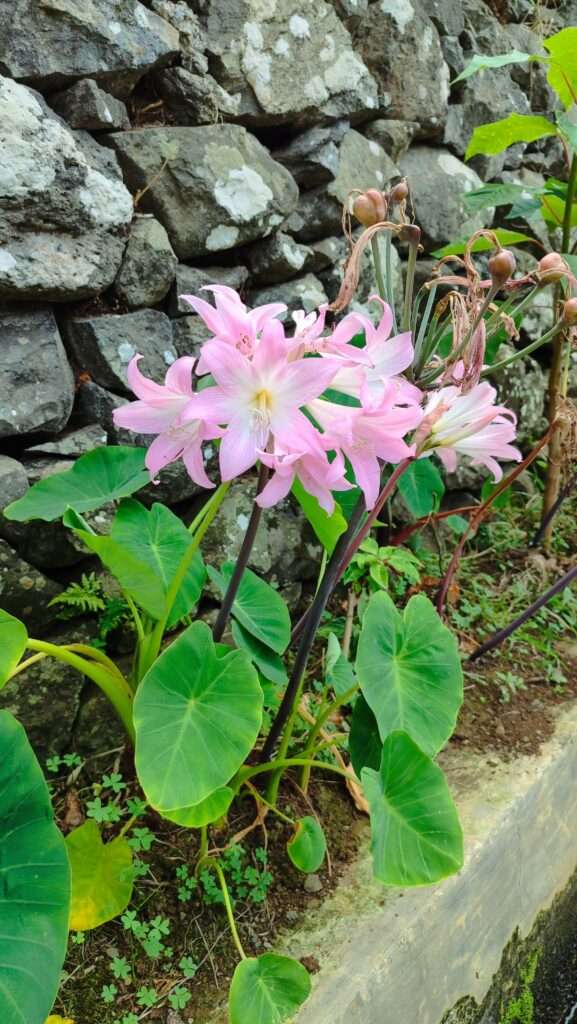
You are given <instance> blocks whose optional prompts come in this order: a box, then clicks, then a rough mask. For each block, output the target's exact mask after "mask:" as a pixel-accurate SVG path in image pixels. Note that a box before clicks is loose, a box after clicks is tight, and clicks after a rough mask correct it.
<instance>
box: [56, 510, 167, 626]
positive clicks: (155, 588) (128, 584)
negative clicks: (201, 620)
mask: <svg viewBox="0 0 577 1024" xmlns="http://www.w3.org/2000/svg"><path fill="white" fill-rule="evenodd" d="M62 521H63V523H64V525H65V526H68V527H69V528H70V529H73V530H74V532H75V534H76V536H77V537H79V538H80V540H81V541H82V542H83V544H85V545H86V547H87V548H88V549H89V551H93V552H94V554H95V555H98V557H99V559H100V561H101V562H102V564H103V565H105V566H106V568H107V569H109V570H110V572H111V573H112V575H113V576H114V577H116V579H117V580H118V582H119V583H120V586H121V587H122V589H123V590H125V591H126V593H127V594H129V595H130V597H131V598H132V599H133V600H134V601H135V602H136V604H137V605H138V606H139V607H140V608H143V609H144V611H145V612H146V613H147V615H150V616H151V618H153V619H160V618H161V617H162V614H163V612H164V605H165V601H164V592H163V589H162V584H161V581H160V580H159V579H158V578H157V577H156V576H154V575H153V574H152V573H151V571H150V566H148V565H147V564H146V562H141V561H140V560H139V559H138V558H135V557H134V555H132V554H131V553H130V551H127V550H126V549H125V548H124V547H123V545H122V544H119V543H117V541H115V540H114V539H113V538H112V537H111V536H110V534H103V533H92V532H91V531H89V530H81V529H79V528H78V526H77V522H78V517H77V515H76V513H75V511H74V509H68V510H67V511H66V512H65V513H64V516H63V519H62Z"/></svg>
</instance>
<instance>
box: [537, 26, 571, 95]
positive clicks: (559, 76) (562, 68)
mask: <svg viewBox="0 0 577 1024" xmlns="http://www.w3.org/2000/svg"><path fill="white" fill-rule="evenodd" d="M543 46H544V47H545V49H546V50H548V51H549V53H550V54H551V60H550V63H549V70H548V72H547V81H548V82H549V85H550V86H551V88H552V89H554V90H555V92H556V93H557V95H558V97H559V99H560V100H561V103H562V104H563V106H564V107H565V109H566V110H569V107H571V106H572V104H573V103H577V60H576V59H575V54H576V53H577V28H576V27H575V26H571V27H570V28H564V29H562V30H561V32H557V33H556V35H554V36H549V38H548V39H546V40H545V42H544V43H543Z"/></svg>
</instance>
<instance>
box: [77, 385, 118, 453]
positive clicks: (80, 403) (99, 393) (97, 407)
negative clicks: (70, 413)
mask: <svg viewBox="0 0 577 1024" xmlns="http://www.w3.org/2000/svg"><path fill="white" fill-rule="evenodd" d="M125 404H126V401H125V399H123V398H119V397H118V395H113V394H112V393H111V392H110V391H106V389H105V388H102V387H100V384H95V383H94V381H92V380H89V381H82V382H81V384H80V387H79V388H78V391H77V392H76V405H75V416H77V417H78V418H79V419H80V420H82V421H83V422H84V423H95V422H96V423H98V425H99V426H100V427H102V429H103V430H105V431H106V433H107V435H109V437H108V440H109V441H111V440H112V438H111V437H110V434H111V432H112V430H113V421H112V414H113V412H114V410H115V409H120V407H121V406H123V405H125Z"/></svg>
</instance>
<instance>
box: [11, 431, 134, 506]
mask: <svg viewBox="0 0 577 1024" xmlns="http://www.w3.org/2000/svg"><path fill="white" fill-rule="evenodd" d="M145 454H146V450H145V449H144V448H132V447H122V446H120V445H118V446H113V445H111V446H109V447H107V448H95V449H94V451H91V452H87V453H86V455H81V456H80V458H79V459H77V460H76V462H75V463H74V465H73V466H72V469H67V470H65V472H63V473H53V474H52V476H48V477H46V478H45V479H44V480H40V481H39V482H38V483H37V484H34V485H33V487H31V488H30V489H29V490H28V491H27V492H26V494H25V495H24V496H23V497H22V498H19V499H18V501H13V502H12V504H11V505H8V506H7V507H6V508H5V509H4V515H5V516H6V518H7V519H13V520H16V521H17V522H20V523H25V522H28V520H30V519H43V520H44V521H45V522H47V523H50V522H53V521H54V520H55V519H60V517H61V516H62V515H64V513H65V511H66V509H67V508H68V507H71V508H74V509H76V511H77V512H90V511H92V510H93V509H97V508H101V507H102V505H106V504H108V502H110V501H117V500H119V499H120V498H125V497H127V496H128V495H130V494H134V492H135V491H138V490H140V488H141V487H144V485H145V484H147V483H148V482H149V480H150V476H149V473H148V470H147V469H145V467H144V456H145Z"/></svg>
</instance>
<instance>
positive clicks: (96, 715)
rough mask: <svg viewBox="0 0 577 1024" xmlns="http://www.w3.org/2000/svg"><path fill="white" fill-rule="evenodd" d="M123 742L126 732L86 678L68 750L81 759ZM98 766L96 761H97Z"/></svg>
mask: <svg viewBox="0 0 577 1024" xmlns="http://www.w3.org/2000/svg"><path fill="white" fill-rule="evenodd" d="M126 741H127V737H126V731H125V729H124V726H123V725H122V722H121V721H120V719H119V717H118V715H117V714H116V712H115V710H114V708H113V707H112V705H111V703H110V701H109V700H107V699H106V697H105V696H104V694H103V693H102V690H99V689H98V687H97V686H96V685H95V684H94V683H92V682H91V681H90V680H89V679H86V680H85V682H84V686H83V688H82V691H81V694H80V705H79V708H78V715H77V717H76V719H75V720H74V722H73V729H72V734H71V739H70V747H71V748H72V750H74V751H77V752H78V753H79V754H80V755H81V756H82V757H90V756H91V755H93V754H101V753H102V750H103V749H104V750H117V749H118V748H119V747H121V746H122V745H123V744H125V743H126ZM97 763H98V762H97Z"/></svg>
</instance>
